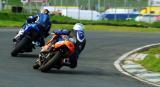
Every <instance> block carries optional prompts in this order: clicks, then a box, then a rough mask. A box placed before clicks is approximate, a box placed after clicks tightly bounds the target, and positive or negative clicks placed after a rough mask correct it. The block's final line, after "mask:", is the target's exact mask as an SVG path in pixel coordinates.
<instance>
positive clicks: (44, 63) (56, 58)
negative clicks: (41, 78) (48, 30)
mask: <svg viewBox="0 0 160 87" xmlns="http://www.w3.org/2000/svg"><path fill="white" fill-rule="evenodd" d="M74 51H75V45H74V42H73V41H72V40H70V38H69V36H67V35H56V34H53V37H52V39H51V40H49V41H48V43H47V44H46V45H45V46H43V47H42V49H41V51H40V54H39V58H38V60H37V61H36V62H35V64H34V65H33V68H34V69H39V70H40V71H41V72H47V71H49V70H50V69H51V68H57V69H60V68H61V67H62V66H63V60H64V59H65V58H69V57H70V55H71V54H73V53H74Z"/></svg>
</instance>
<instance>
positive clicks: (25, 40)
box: [11, 37, 30, 57]
mask: <svg viewBox="0 0 160 87" xmlns="http://www.w3.org/2000/svg"><path fill="white" fill-rule="evenodd" d="M29 41H30V40H29V39H28V38H26V37H24V38H23V39H22V40H21V41H20V42H19V43H18V44H17V45H16V46H15V47H14V49H13V50H12V52H11V56H13V57H15V56H17V55H18V53H19V52H20V50H21V49H22V48H23V47H24V46H25V45H27V44H28V43H29Z"/></svg>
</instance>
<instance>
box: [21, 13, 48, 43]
mask: <svg viewBox="0 0 160 87" xmlns="http://www.w3.org/2000/svg"><path fill="white" fill-rule="evenodd" d="M28 24H31V25H35V26H36V27H38V28H39V29H40V31H41V36H42V37H41V38H40V39H39V41H38V42H39V43H40V44H39V46H44V44H45V41H44V38H46V37H47V36H48V35H49V31H50V28H51V21H50V16H49V14H46V13H39V14H37V15H35V16H30V17H29V18H28V19H27V23H26V24H24V25H23V27H22V28H23V29H25V28H26V26H28Z"/></svg>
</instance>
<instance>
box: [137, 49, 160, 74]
mask: <svg viewBox="0 0 160 87" xmlns="http://www.w3.org/2000/svg"><path fill="white" fill-rule="evenodd" d="M142 53H146V54H149V55H148V56H147V57H146V58H145V59H144V60H141V61H137V63H139V64H141V65H142V66H144V68H146V69H147V70H150V71H154V72H160V58H157V57H156V56H155V54H159V53H160V47H156V48H151V49H149V50H147V51H145V52H142Z"/></svg>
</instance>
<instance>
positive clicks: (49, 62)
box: [39, 51, 61, 72]
mask: <svg viewBox="0 0 160 87" xmlns="http://www.w3.org/2000/svg"><path fill="white" fill-rule="evenodd" d="M60 57H61V56H60V51H57V52H55V54H54V56H51V55H50V56H48V58H47V59H46V61H44V63H42V65H41V66H40V67H39V70H40V71H41V72H48V71H49V70H50V69H51V68H52V67H53V66H54V64H56V62H57V61H58V59H59V58H60Z"/></svg>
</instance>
